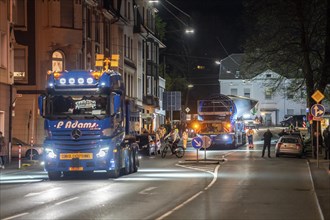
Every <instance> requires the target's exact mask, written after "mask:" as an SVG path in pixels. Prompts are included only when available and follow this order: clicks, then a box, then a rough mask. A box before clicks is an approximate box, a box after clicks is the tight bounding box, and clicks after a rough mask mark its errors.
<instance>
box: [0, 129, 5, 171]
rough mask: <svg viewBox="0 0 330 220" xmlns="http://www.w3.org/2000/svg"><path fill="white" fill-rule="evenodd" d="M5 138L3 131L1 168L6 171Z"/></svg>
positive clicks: (0, 153) (0, 137)
mask: <svg viewBox="0 0 330 220" xmlns="http://www.w3.org/2000/svg"><path fill="white" fill-rule="evenodd" d="M4 156H5V137H4V136H3V135H2V131H0V168H2V169H5V160H4Z"/></svg>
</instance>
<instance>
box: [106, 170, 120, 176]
mask: <svg viewBox="0 0 330 220" xmlns="http://www.w3.org/2000/svg"><path fill="white" fill-rule="evenodd" d="M107 175H108V177H109V178H118V177H119V176H120V172H119V170H118V169H115V170H108V171H107Z"/></svg>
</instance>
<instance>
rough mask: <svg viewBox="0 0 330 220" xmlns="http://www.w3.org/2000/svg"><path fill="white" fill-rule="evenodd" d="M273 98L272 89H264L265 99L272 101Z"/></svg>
mask: <svg viewBox="0 0 330 220" xmlns="http://www.w3.org/2000/svg"><path fill="white" fill-rule="evenodd" d="M272 98H273V89H272V88H266V90H265V99H268V100H269V99H272Z"/></svg>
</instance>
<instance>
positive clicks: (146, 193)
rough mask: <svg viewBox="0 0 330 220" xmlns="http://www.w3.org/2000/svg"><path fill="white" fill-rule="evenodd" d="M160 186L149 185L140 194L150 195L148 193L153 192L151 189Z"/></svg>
mask: <svg viewBox="0 0 330 220" xmlns="http://www.w3.org/2000/svg"><path fill="white" fill-rule="evenodd" d="M157 188H158V187H149V188H146V189H144V190H142V191H140V192H139V194H141V195H148V194H151V192H150V191H152V190H154V189H157Z"/></svg>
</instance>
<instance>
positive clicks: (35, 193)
mask: <svg viewBox="0 0 330 220" xmlns="http://www.w3.org/2000/svg"><path fill="white" fill-rule="evenodd" d="M59 189H62V188H61V187H55V188H52V189H47V190H45V191H40V192H34V193H28V194H26V195H25V196H24V197H30V196H37V195H40V194H45V193H48V192H51V191H54V190H59Z"/></svg>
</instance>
